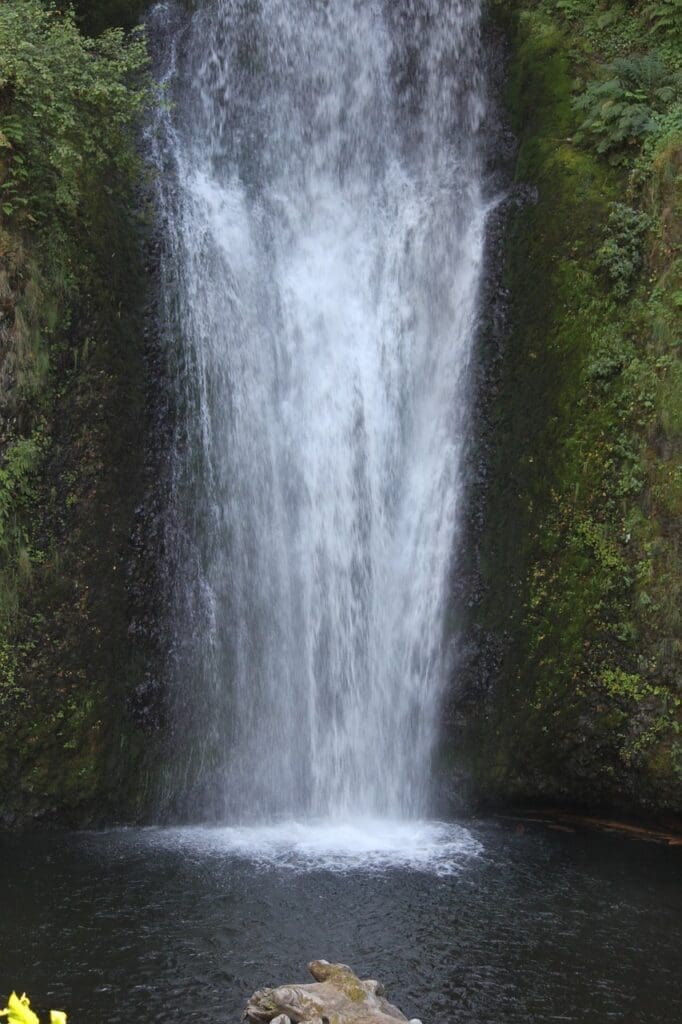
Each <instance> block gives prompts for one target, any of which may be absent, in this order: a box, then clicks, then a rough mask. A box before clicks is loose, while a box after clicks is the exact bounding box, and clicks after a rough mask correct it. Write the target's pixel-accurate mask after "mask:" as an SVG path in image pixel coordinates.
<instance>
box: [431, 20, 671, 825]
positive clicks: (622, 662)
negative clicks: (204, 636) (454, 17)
mask: <svg viewBox="0 0 682 1024" xmlns="http://www.w3.org/2000/svg"><path fill="white" fill-rule="evenodd" d="M674 7H675V5H674V3H665V2H664V3H661V4H658V5H656V4H642V3H640V4H633V5H630V6H626V5H613V4H602V3H599V2H595V0H560V2H556V3H555V2H552V0H540V2H536V3H534V2H525V3H524V2H521V3H507V2H504V0H495V2H494V3H493V4H492V7H491V9H490V11H489V17H490V18H491V20H492V21H493V22H494V23H495V24H496V26H497V28H498V30H499V28H500V27H501V28H502V30H503V32H504V34H505V35H506V38H507V40H508V43H509V68H508V73H507V75H506V85H505V87H504V95H503V105H504V107H505V108H506V110H507V112H508V116H509V119H510V122H511V126H512V129H513V131H514V134H515V136H516V139H517V143H518V150H517V156H516V163H515V170H514V179H515V184H516V188H517V193H516V194H518V195H519V196H521V198H520V199H519V200H518V201H515V200H513V201H511V202H510V203H509V204H508V207H507V213H506V220H505V230H504V239H505V240H504V242H503V244H502V248H503V253H502V255H501V256H500V257H499V262H501V264H502V266H501V268H500V281H501V284H502V286H503V288H504V289H505V290H506V293H507V295H508V301H507V309H506V323H505V327H504V328H503V329H502V331H500V330H499V329H497V330H496V329H494V328H493V326H491V325H489V328H488V330H487V331H486V332H485V337H484V339H483V350H484V351H483V361H484V363H486V367H487V377H486V380H485V382H484V384H483V386H482V395H481V408H482V413H481V420H482V438H483V442H482V448H481V450H480V451H479V453H478V457H479V461H480V462H482V463H483V464H484V473H483V477H484V479H485V483H484V484H480V483H479V484H478V485H476V486H475V487H474V488H473V497H472V501H473V504H474V507H475V509H476V511H477V513H478V518H477V519H476V521H475V523H474V524H473V526H472V530H471V538H470V539H471V542H472V551H473V554H472V555H471V556H470V564H469V566H468V569H469V572H470V573H471V575H472V577H473V578H474V579H476V581H477V586H476V588H475V590H476V593H477V600H476V601H475V602H474V604H473V607H472V608H471V609H470V611H469V613H468V622H467V626H466V629H465V631H464V638H463V641H464V642H463V643H462V648H463V650H464V651H465V655H464V657H463V660H462V663H461V664H460V666H459V671H458V679H459V683H458V684H456V685H455V687H454V695H453V700H452V704H451V707H450V709H449V712H450V716H451V726H450V735H449V742H448V750H447V751H446V756H447V757H448V758H449V759H450V761H451V763H456V765H457V768H456V771H457V773H458V774H459V776H460V778H462V777H466V778H468V781H469V786H470V789H471V792H472V793H473V794H474V796H475V798H476V799H478V800H480V801H482V802H488V803H491V802H493V803H494V802H503V801H509V800H516V801H530V802H534V803H538V802H539V803H545V804H547V803H552V802H556V803H564V804H566V803H571V804H574V805H582V806H588V807H591V808H597V807H602V808H618V809H620V810H624V811H630V812H632V813H640V814H641V813H645V814H646V813H652V812H655V813H658V814H661V813H664V812H672V813H679V812H680V811H682V743H681V740H682V737H681V736H680V725H681V722H682V691H681V686H682V672H681V669H682V657H681V654H682V642H681V639H682V638H681V633H680V618H681V615H682V594H681V593H680V585H681V582H680V581H681V579H682V566H681V564H680V531H681V528H682V479H681V465H680V438H681V431H682V379H681V374H680V361H679V356H680V348H679V342H680V314H681V313H682V276H681V271H682V249H681V243H682V220H681V219H680V218H681V217H682V185H681V181H680V169H681V168H682V107H681V106H680V100H681V99H682V79H681V77H680V64H681V62H682V49H681V48H680V45H679V43H680V41H681V40H680V39H679V33H680V32H682V26H680V23H679V22H678V21H677V20H676V19H675V18H672V20H670V19H667V14H669V13H671V12H672V10H673V8H674ZM668 8H670V10H668ZM666 19H667V20H666ZM521 184H524V185H525V186H528V187H527V188H525V190H519V189H518V186H519V185H521ZM513 188H514V187H512V193H513ZM480 476H481V474H479V477H480Z"/></svg>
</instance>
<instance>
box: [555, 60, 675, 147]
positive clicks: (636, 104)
mask: <svg viewBox="0 0 682 1024" xmlns="http://www.w3.org/2000/svg"><path fill="white" fill-rule="evenodd" d="M605 71H606V75H607V77H606V79H605V80H604V81H599V82H590V84H589V85H588V86H587V88H586V89H585V91H584V92H583V93H582V95H580V96H578V97H577V98H576V99H575V100H574V107H575V109H576V110H577V111H579V112H580V113H581V114H582V115H583V120H582V123H581V124H580V128H579V131H578V132H577V133H576V141H577V142H580V141H585V142H587V143H589V144H590V145H591V146H592V147H593V148H594V149H595V150H596V151H597V153H600V154H604V155H607V156H608V157H609V159H610V161H611V162H612V163H620V162H622V161H623V160H624V159H626V158H627V155H628V150H632V149H633V147H639V146H640V145H641V144H642V142H643V141H644V139H645V138H646V137H647V136H649V135H653V134H655V133H656V132H657V131H658V130H659V127H660V122H661V119H662V117H663V116H664V115H665V114H666V113H667V112H668V110H669V108H670V107H671V105H672V104H674V103H675V101H676V100H679V98H680V95H681V94H682V73H680V72H671V71H670V69H669V68H668V67H667V66H666V64H665V63H664V62H663V61H662V60H661V59H660V58H659V57H658V56H656V55H655V54H640V55H634V56H630V57H619V58H618V59H617V60H614V61H612V62H611V63H610V64H608V65H607V66H606V68H605Z"/></svg>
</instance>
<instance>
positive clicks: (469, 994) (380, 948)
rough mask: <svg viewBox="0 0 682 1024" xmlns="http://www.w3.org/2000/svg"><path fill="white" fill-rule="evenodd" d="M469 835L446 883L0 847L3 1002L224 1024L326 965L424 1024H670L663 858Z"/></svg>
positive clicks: (172, 857)
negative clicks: (264, 994)
mask: <svg viewBox="0 0 682 1024" xmlns="http://www.w3.org/2000/svg"><path fill="white" fill-rule="evenodd" d="M468 829H469V833H470V834H471V837H472V838H473V839H474V840H476V841H477V843H478V844H479V845H478V847H476V845H475V844H472V843H471V841H469V843H468V845H467V844H466V843H465V844H464V845H463V847H462V849H463V852H462V855H461V857H459V859H456V860H455V862H453V864H452V866H451V873H450V874H445V875H442V874H441V875H439V874H436V873H434V872H433V871H427V870H418V869H415V868H414V867H413V868H410V869H407V868H405V867H402V868H392V867H387V866H384V867H383V868H375V869H374V870H370V869H366V870H361V871H357V870H355V871H345V872H343V871H338V870H336V871H335V870H330V869H329V868H328V867H327V868H325V867H322V866H319V867H315V864H314V863H313V862H312V861H311V862H309V863H308V865H307V870H294V869H292V868H291V867H290V866H288V867H287V866H286V865H285V864H283V863H280V864H278V863H277V862H276V859H275V860H271V861H270V862H269V863H267V862H263V863H261V864H254V863H253V861H252V860H250V859H249V858H248V857H247V856H246V855H245V854H244V852H243V851H242V853H238V852H235V850H234V849H232V850H229V849H227V848H226V847H221V846H220V844H219V843H218V844H214V845H212V844H211V842H209V841H207V840H206V837H205V835H204V840H203V841H199V842H195V841H194V840H192V839H191V836H192V833H185V834H184V835H185V838H186V841H184V840H182V838H181V839H180V840H178V838H177V837H178V836H180V837H182V835H183V833H180V832H177V831H176V832H175V833H162V832H160V831H158V830H146V831H144V830H143V831H121V832H113V833H112V832H109V833H104V834H86V835H83V834H80V835H72V834H55V835H35V836H2V837H0V863H1V865H2V868H1V876H0V877H1V878H2V889H1V900H2V903H1V905H2V929H1V936H0V996H4V995H6V994H7V992H8V991H9V990H10V989H11V988H13V987H15V988H18V989H19V990H20V991H21V990H22V989H26V991H27V992H28V993H29V994H30V995H31V996H32V999H33V1003H34V1005H35V1006H36V1007H37V1008H38V1009H41V1008H43V1007H49V1006H53V1007H63V1008H65V1009H68V1010H69V1022H70V1024H79V1022H86V1021H87V1024H100V1022H101V1024H118V1022H120V1024H123V1022H126V1024H128V1022H133V1021H135V1022H136V1024H145V1022H147V1021H149V1022H152V1021H154V1022H157V1021H158V1022H161V1021H163V1022H167V1021H190V1022H199V1021H202V1022H208V1021H210V1022H222V1021H225V1022H227V1021H230V1022H236V1021H238V1020H239V1018H240V1015H241V1011H242V1009H243V1006H244V1003H245V1000H246V998H247V997H248V996H249V994H250V993H251V992H252V991H253V990H254V989H255V988H257V987H260V986H262V985H265V984H276V983H282V982H285V981H297V980H298V981H306V980H309V979H308V978H307V977H306V969H305V964H306V962H307V961H308V960H310V959H313V958H314V957H326V958H327V959H330V960H332V959H333V960H341V961H345V962H347V963H349V964H351V965H352V966H353V967H354V969H356V970H357V971H358V973H359V974H361V975H363V976H366V977H378V978H380V979H381V980H382V981H383V982H384V983H385V985H386V988H387V990H388V995H389V997H390V998H391V999H392V1000H393V1001H394V1002H396V1003H397V1004H398V1005H399V1006H400V1007H401V1009H402V1010H403V1011H404V1012H405V1013H407V1014H408V1016H410V1015H417V1016H420V1017H421V1018H422V1019H423V1021H424V1024H435V1022H445V1024H447V1022H462V1024H469V1022H476V1024H479V1022H480V1024H483V1022H490V1024H498V1022H507V1021H509V1022H517V1021H518V1022H521V1021H523V1022H529V1021H533V1022H545V1021H559V1020H561V1021H580V1022H583V1024H590V1022H594V1024H597V1022H599V1024H603V1022H604V1021H626V1022H637V1024H654V1022H665V1024H673V1022H674V1024H678V1022H679V1021H680V1019H681V1018H682V970H681V967H682V886H681V884H680V882H681V880H682V854H681V851H680V850H679V848H678V849H675V848H668V847H661V846H657V845H653V844H648V843H643V842H631V841H627V840H621V839H615V838H611V837H606V836H600V835H593V834H571V835H564V834H557V833H550V832H543V831H526V832H525V833H524V834H523V835H517V834H516V832H515V831H514V829H513V828H507V827H505V826H501V825H497V824H493V823H483V824H480V823H479V824H474V825H470V826H468ZM168 835H170V836H171V837H172V836H175V839H174V840H173V841H168V840H167V838H165V837H167V836H168ZM176 840H177V841H176ZM320 863H322V862H320Z"/></svg>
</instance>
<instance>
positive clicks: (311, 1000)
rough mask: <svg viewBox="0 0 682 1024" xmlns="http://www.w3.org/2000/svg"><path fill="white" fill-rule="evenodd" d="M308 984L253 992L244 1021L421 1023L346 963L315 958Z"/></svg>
mask: <svg viewBox="0 0 682 1024" xmlns="http://www.w3.org/2000/svg"><path fill="white" fill-rule="evenodd" d="M308 969H309V971H310V973H311V974H312V976H313V978H314V979H315V982H314V984H309V985H280V986H279V987H278V988H264V989H260V990H259V991H258V992H254V994H253V995H252V996H251V998H250V1000H249V1002H248V1004H247V1007H246V1010H245V1011H244V1016H243V1021H244V1024H331V1022H332V1021H333V1022H334V1024H396V1021H403V1022H404V1024H421V1022H420V1021H417V1020H416V1019H413V1020H412V1021H411V1022H408V1020H407V1017H405V1015H404V1014H402V1013H401V1012H400V1010H399V1009H398V1008H397V1007H395V1006H393V1005H392V1004H391V1003H389V1002H388V1001H387V1000H386V999H384V989H383V987H382V985H381V984H380V983H379V982H378V981H374V980H372V979H368V980H367V981H361V980H360V978H358V976H357V975H356V974H354V973H353V971H352V970H351V969H350V967H348V966H347V965H346V964H330V963H329V962H328V961H327V960H313V961H312V963H310V964H308Z"/></svg>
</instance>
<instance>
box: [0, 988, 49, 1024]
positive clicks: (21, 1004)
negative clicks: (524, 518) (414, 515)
mask: <svg viewBox="0 0 682 1024" xmlns="http://www.w3.org/2000/svg"><path fill="white" fill-rule="evenodd" d="M30 1006H31V1004H30V1002H29V998H28V996H27V995H26V993H25V992H24V994H23V996H22V997H21V999H20V998H19V996H18V995H17V994H16V992H13V993H12V995H11V996H10V997H9V1000H8V1003H7V1007H6V1009H4V1010H0V1017H7V1024H40V1021H39V1020H38V1018H37V1017H36V1015H35V1013H34V1012H33V1010H32V1009H31V1008H30Z"/></svg>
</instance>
